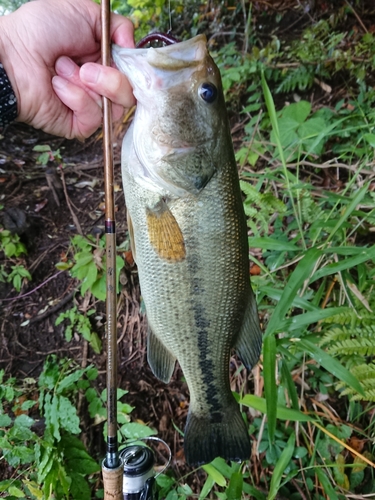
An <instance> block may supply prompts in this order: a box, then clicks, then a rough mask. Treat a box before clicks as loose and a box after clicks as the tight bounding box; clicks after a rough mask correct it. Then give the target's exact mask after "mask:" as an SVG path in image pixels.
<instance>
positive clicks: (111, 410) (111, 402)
mask: <svg viewBox="0 0 375 500" xmlns="http://www.w3.org/2000/svg"><path fill="white" fill-rule="evenodd" d="M110 16H111V7H110V0H101V28H102V39H101V53H102V64H103V65H104V66H110V64H111V36H110ZM156 39H158V40H160V39H161V41H162V42H164V43H166V44H171V43H176V42H177V40H176V39H175V38H174V37H172V36H171V35H170V34H169V33H168V34H167V35H165V34H161V33H158V34H153V35H151V36H148V37H145V39H144V40H141V42H143V44H147V43H149V42H151V41H154V40H156ZM102 102H103V164H104V165H103V166H104V200H105V236H106V268H107V273H106V314H107V376H106V383H107V450H106V457H105V459H104V460H103V462H102V475H103V485H104V500H151V499H152V498H153V484H154V480H155V477H156V476H155V470H154V463H155V459H154V454H153V452H152V451H151V449H150V448H148V447H146V446H140V445H139V444H135V445H128V446H126V447H125V448H124V449H123V450H122V451H121V453H119V449H118V441H117V320H116V316H117V300H116V227H115V207H114V189H113V185H114V168H113V146H112V144H113V140H112V107H111V101H110V100H109V99H108V98H107V97H104V96H103V97H102ZM149 439H152V438H149ZM153 439H154V440H155V441H159V442H161V443H163V444H164V445H165V446H166V447H167V449H168V450H169V458H168V462H167V464H166V465H165V467H164V469H163V470H165V468H167V467H168V465H169V463H170V461H171V458H172V454H171V451H170V448H169V446H168V445H167V444H166V443H165V442H164V441H162V440H161V439H159V438H153Z"/></svg>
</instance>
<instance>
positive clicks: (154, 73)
mask: <svg viewBox="0 0 375 500" xmlns="http://www.w3.org/2000/svg"><path fill="white" fill-rule="evenodd" d="M112 57H113V61H114V62H115V64H116V66H117V68H118V69H119V70H120V71H122V72H123V73H124V74H125V75H126V76H127V78H128V79H129V81H130V84H131V86H132V87H133V90H134V95H135V97H136V98H137V93H138V92H137V90H140V91H141V92H144V91H145V90H148V91H150V90H161V89H166V88H169V87H171V86H176V85H179V84H181V83H183V82H186V81H187V80H188V79H189V76H190V75H191V73H192V72H194V71H196V70H199V69H200V68H201V67H203V66H204V64H205V62H206V60H207V57H208V52H207V39H206V37H205V35H197V36H196V37H194V38H192V39H190V40H186V41H184V42H179V43H175V44H172V45H167V46H165V47H157V48H153V47H150V48H148V49H126V48H123V47H119V46H118V45H112Z"/></svg>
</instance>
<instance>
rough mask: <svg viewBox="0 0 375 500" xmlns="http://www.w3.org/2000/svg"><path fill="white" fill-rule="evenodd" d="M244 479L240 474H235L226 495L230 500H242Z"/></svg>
mask: <svg viewBox="0 0 375 500" xmlns="http://www.w3.org/2000/svg"><path fill="white" fill-rule="evenodd" d="M242 485H243V478H242V474H241V473H240V472H233V474H232V477H231V478H230V481H229V486H228V488H227V489H226V491H225V493H226V494H227V499H228V500H241V496H242Z"/></svg>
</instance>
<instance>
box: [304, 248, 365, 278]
mask: <svg viewBox="0 0 375 500" xmlns="http://www.w3.org/2000/svg"><path fill="white" fill-rule="evenodd" d="M374 259H375V245H374V246H372V247H371V248H366V249H362V250H361V253H360V254H359V255H354V256H353V257H349V258H347V259H343V260H339V261H338V262H334V263H332V264H328V265H327V266H325V267H323V268H322V269H319V270H318V271H317V272H316V273H314V275H313V276H312V278H311V280H310V283H314V281H316V280H318V279H320V278H323V277H324V276H329V275H331V274H336V273H339V272H341V271H345V269H349V268H354V267H355V266H358V265H359V264H362V262H366V261H369V262H371V261H372V260H374Z"/></svg>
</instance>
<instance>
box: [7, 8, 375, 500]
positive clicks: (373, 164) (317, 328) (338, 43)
mask: <svg viewBox="0 0 375 500" xmlns="http://www.w3.org/2000/svg"><path fill="white" fill-rule="evenodd" d="M187 4H188V5H187V6H186V9H185V10H184V9H183V5H182V2H172V17H173V16H174V17H173V19H174V20H176V19H181V20H186V17H187V15H188V14H187V13H189V12H193V13H194V14H193V15H192V16H191V17H190V25H186V23H185V22H184V23H182V26H183V29H182V33H180V34H181V35H182V36H191V35H192V34H195V33H196V32H197V31H198V32H201V31H202V30H204V29H205V28H207V26H210V28H209V29H210V32H209V33H211V34H212V37H211V39H210V40H209V43H210V47H211V52H212V54H213V56H214V58H215V60H216V62H217V64H218V65H219V67H220V70H221V73H222V80H223V87H224V92H225V95H226V100H227V103H228V108H229V112H230V116H231V121H232V124H234V128H233V133H234V134H233V137H234V144H235V150H236V158H237V161H238V165H239V170H240V178H241V189H242V192H243V197H244V208H245V212H246V215H247V217H248V230H249V245H250V248H251V252H250V259H251V275H252V284H253V288H254V291H255V293H256V296H257V302H258V307H259V312H260V317H261V321H262V325H263V327H264V345H263V354H262V357H261V361H260V363H259V365H258V367H256V368H255V369H254V371H253V374H252V378H251V379H250V380H251V385H250V388H247V387H246V388H245V389H243V388H240V387H239V388H238V393H237V394H236V397H237V399H238V401H239V403H240V404H241V405H242V409H243V412H244V413H243V415H244V418H245V419H246V421H247V422H248V428H249V434H250V435H251V437H252V439H253V454H252V457H251V459H250V460H249V461H247V462H245V463H242V464H236V463H232V464H227V463H225V461H224V460H222V459H220V458H217V459H215V460H214V461H213V462H212V463H211V464H208V465H206V466H203V469H204V471H205V472H206V479H205V481H204V482H203V483H202V485H201V488H200V491H193V490H192V488H191V487H190V486H189V475H190V474H193V472H191V473H189V474H187V475H186V476H184V477H183V478H178V477H175V476H174V475H173V473H172V472H171V471H167V472H166V473H165V474H161V475H160V476H158V478H157V484H158V491H159V498H166V499H167V500H175V499H187V498H193V497H197V498H199V499H202V500H203V499H205V498H218V499H220V500H235V499H240V498H255V499H257V500H273V499H275V498H289V499H291V500H306V499H309V500H312V499H314V500H324V499H330V500H344V499H345V498H359V499H362V498H368V497H369V496H370V497H371V495H372V496H373V495H374V494H375V420H374V414H375V343H374V338H375V321H374V310H375V291H374V285H375V244H374V242H375V231H374V228H375V158H374V148H375V90H374V87H373V85H374V81H373V80H372V81H371V80H369V75H371V68H372V67H373V65H374V63H375V55H374V54H375V37H374V34H373V33H371V32H369V31H367V30H366V31H363V29H362V28H363V26H360V29H359V30H358V29H357V30H354V29H352V30H350V31H344V30H343V29H342V28H341V26H342V25H343V24H345V22H348V21H347V19H348V18H349V17H351V18H353V17H355V11H354V8H353V7H351V5H350V4H349V2H343V3H342V6H341V7H340V8H338V9H337V11H335V12H334V13H333V14H332V15H330V16H328V15H327V16H322V18H321V19H317V20H315V21H314V22H310V23H308V24H307V26H306V28H305V29H303V30H302V31H301V32H300V33H298V37H296V39H287V40H283V39H278V37H277V30H276V29H275V33H276V34H274V35H273V36H272V37H271V36H269V37H268V38H267V41H266V42H265V41H264V37H263V38H262V41H260V39H259V38H258V34H257V31H256V29H255V28H256V26H258V25H259V23H260V22H263V21H265V20H266V19H265V18H266V15H267V13H263V14H261V13H257V12H256V10H255V6H254V5H255V4H252V3H250V4H249V3H248V2H245V1H243V2H240V3H238V5H237V6H233V7H231V8H229V7H225V6H223V5H222V6H221V10H220V8H219V7H215V8H213V10H212V11H210V12H208V11H207V10H205V9H204V7H202V4H200V3H197V2H188V3H187ZM115 6H117V7H118V8H119V10H120V11H121V12H122V13H126V14H131V15H132V16H133V19H134V20H135V23H136V26H137V25H139V26H140V27H141V30H140V34H139V36H141V35H143V34H144V33H146V32H147V31H148V29H149V25H148V24H147V23H146V21H149V20H150V19H151V26H155V25H158V26H159V27H160V26H161V27H162V28H163V27H166V29H167V28H168V23H169V16H168V15H167V14H166V12H167V11H166V3H165V2H148V1H139V0H137V1H135V0H134V1H133V0H132V1H130V0H128V2H127V4H126V6H124V4H122V3H120V2H117V3H116V4H115ZM268 15H269V16H270V14H268ZM282 17H283V16H282V14H278V15H277V16H276V17H275V18H274V19H273V21H272V22H273V23H275V24H276V26H277V23H278V22H281V20H282ZM238 18H240V19H241V21H238ZM231 21H232V23H233V26H235V27H234V29H233V30H231V31H230V34H229V36H228V38H225V43H222V42H220V43H219V38H220V30H218V26H223V25H225V26H231ZM269 22H270V21H269ZM220 23H221V24H220ZM215 29H217V33H218V36H217V37H216V36H215V35H216V32H215ZM180 31H181V30H180ZM239 40H240V42H239ZM343 82H344V83H343ZM335 85H336V86H337V87H338V88H339V90H335ZM270 88H271V90H270ZM312 89H314V92H315V93H316V94H318V95H319V96H320V97H319V98H317V99H316V100H315V98H314V95H313V94H311V93H308V92H307V91H310V92H312ZM234 116H235V117H236V118H235V119H234V118H233V117H234ZM0 249H1V250H2V252H3V254H4V264H2V266H1V268H0V280H1V279H3V280H6V281H8V282H13V286H14V288H15V289H16V290H17V291H19V290H20V289H21V281H20V280H21V278H22V279H24V278H27V279H31V276H29V275H26V274H25V272H27V271H26V270H25V271H22V269H24V268H23V267H22V265H23V261H22V260H20V259H22V253H23V252H24V248H23V247H22V243H20V241H19V240H18V239H17V237H15V236H12V235H11V234H10V233H9V231H5V230H3V231H2V232H0ZM103 249H104V243H103V241H102V240H98V239H97V240H95V239H94V238H91V237H84V236H76V237H74V238H73V239H72V242H71V246H70V249H69V251H67V255H68V257H67V259H66V261H65V262H60V263H59V264H58V268H59V269H60V270H66V271H67V272H70V273H71V275H72V276H73V277H75V278H77V280H78V281H79V283H80V293H81V295H82V297H83V296H85V294H86V295H87V294H93V295H94V296H95V297H96V298H99V299H103V298H104V293H105V284H104V270H105V262H104V250H103ZM122 265H123V261H122V260H121V258H120V257H118V271H119V270H120V269H121V267H122ZM17 272H18V275H19V276H21V277H20V278H17ZM22 273H23V274H22ZM92 314H93V311H90V310H86V311H84V312H82V311H79V310H78V309H77V307H73V308H72V309H70V310H68V311H67V312H65V313H62V314H61V315H60V316H59V317H58V319H57V322H56V324H60V323H62V322H63V321H64V322H65V325H66V339H67V341H70V340H71V338H72V336H73V335H74V334H80V335H82V336H83V337H84V338H85V339H86V340H87V341H88V342H89V343H90V345H91V347H92V349H93V350H94V351H95V352H100V351H101V342H100V338H99V336H98V334H97V333H96V332H95V329H94V326H93V321H92ZM239 373H244V368H243V367H240V369H239V370H238V373H237V374H239ZM247 375H248V374H245V378H247ZM0 377H1V379H0V398H1V404H2V407H1V411H0V448H1V449H2V460H5V461H6V462H7V463H8V464H9V466H11V467H13V468H14V470H15V471H16V472H15V474H14V475H13V478H12V479H7V480H6V481H2V482H0V492H6V493H4V494H5V495H6V494H7V496H8V498H10V499H14V498H31V499H34V498H36V499H47V498H52V494H53V498H58V499H69V498H73V499H80V500H85V499H89V498H91V496H90V495H91V494H92V493H91V491H92V490H93V489H94V487H95V491H96V492H97V494H98V488H97V486H98V478H99V475H98V471H99V466H98V462H99V458H100V457H95V458H93V457H91V456H90V455H89V454H88V451H87V450H86V449H85V447H84V446H83V444H82V443H81V441H80V440H79V439H78V436H79V434H80V432H81V428H80V418H79V416H78V412H79V411H80V410H82V398H85V400H86V402H87V406H88V412H89V415H90V418H92V419H93V421H94V422H95V424H94V425H98V424H99V423H100V422H103V421H104V420H105V418H106V417H105V408H104V401H105V395H103V394H98V391H97V389H96V388H95V384H94V382H95V380H96V377H97V371H96V370H95V368H94V367H92V366H90V367H87V368H84V369H82V368H80V367H77V366H74V363H72V362H69V361H68V360H64V359H62V360H57V359H53V358H49V359H47V360H46V362H45V365H44V368H43V372H42V374H41V375H40V377H39V380H38V381H37V380H32V379H28V380H24V381H17V380H15V379H13V378H11V377H10V378H9V376H7V375H6V374H5V373H3V372H1V373H0ZM253 388H255V393H254V391H253ZM118 397H119V398H124V400H125V401H126V394H125V391H119V394H118ZM79 401H81V403H79ZM131 411H132V408H131V407H130V406H129V405H126V403H122V402H121V401H120V399H119V426H120V428H119V439H120V442H121V443H125V442H127V441H128V440H129V439H131V438H133V439H134V438H140V437H147V436H150V435H153V434H155V431H154V430H153V429H151V428H150V427H147V426H145V425H143V424H140V423H136V422H131ZM38 419H45V428H44V431H43V433H40V432H37V431H36V430H33V426H34V425H35V424H36V422H37V420H38ZM78 458H79V460H78ZM78 464H81V465H78ZM82 464H83V465H82ZM90 488H91V490H90ZM98 495H99V496H100V488H99V494H98ZM365 495H368V497H365ZM0 496H1V495H0Z"/></svg>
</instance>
